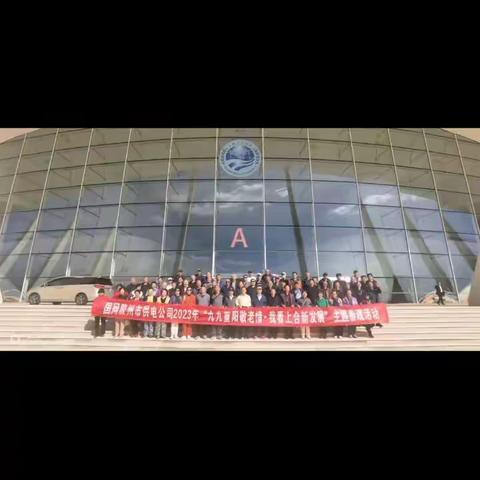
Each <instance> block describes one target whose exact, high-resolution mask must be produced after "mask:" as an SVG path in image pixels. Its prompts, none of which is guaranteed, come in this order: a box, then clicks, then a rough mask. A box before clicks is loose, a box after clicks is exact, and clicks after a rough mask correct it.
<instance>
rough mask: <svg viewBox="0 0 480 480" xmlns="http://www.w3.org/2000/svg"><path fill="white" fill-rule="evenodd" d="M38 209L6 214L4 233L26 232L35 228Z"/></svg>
mask: <svg viewBox="0 0 480 480" xmlns="http://www.w3.org/2000/svg"><path fill="white" fill-rule="evenodd" d="M37 214H38V210H36V211H31V212H13V213H7V214H6V215H5V220H4V224H3V232H2V233H13V232H26V231H28V230H34V229H35V222H36V220H37Z"/></svg>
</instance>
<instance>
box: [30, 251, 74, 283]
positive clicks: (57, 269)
mask: <svg viewBox="0 0 480 480" xmlns="http://www.w3.org/2000/svg"><path fill="white" fill-rule="evenodd" d="M67 260H68V254H66V253H60V254H58V253H56V254H51V253H50V254H44V255H42V254H37V255H32V261H31V267H30V276H29V280H30V282H29V283H33V282H35V280H36V278H38V277H50V278H53V277H58V276H61V275H65V272H66V270H67Z"/></svg>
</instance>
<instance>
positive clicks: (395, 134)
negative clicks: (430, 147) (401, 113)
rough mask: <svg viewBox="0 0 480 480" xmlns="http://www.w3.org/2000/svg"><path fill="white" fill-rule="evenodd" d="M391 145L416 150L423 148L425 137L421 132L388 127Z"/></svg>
mask: <svg viewBox="0 0 480 480" xmlns="http://www.w3.org/2000/svg"><path fill="white" fill-rule="evenodd" d="M390 136H391V138H392V145H393V146H394V147H404V148H411V149H417V150H425V139H424V138H423V134H422V133H416V132H410V131H407V130H397V129H394V128H392V129H390Z"/></svg>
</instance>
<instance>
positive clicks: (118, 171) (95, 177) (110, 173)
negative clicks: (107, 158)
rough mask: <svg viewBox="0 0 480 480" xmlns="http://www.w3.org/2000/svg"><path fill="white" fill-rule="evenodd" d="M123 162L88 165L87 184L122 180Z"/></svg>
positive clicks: (85, 181)
mask: <svg viewBox="0 0 480 480" xmlns="http://www.w3.org/2000/svg"><path fill="white" fill-rule="evenodd" d="M123 168H124V165H123V163H116V164H111V165H108V164H107V165H95V166H92V167H87V169H86V171H85V180H84V184H85V185H98V184H102V183H116V182H121V181H122V177H123Z"/></svg>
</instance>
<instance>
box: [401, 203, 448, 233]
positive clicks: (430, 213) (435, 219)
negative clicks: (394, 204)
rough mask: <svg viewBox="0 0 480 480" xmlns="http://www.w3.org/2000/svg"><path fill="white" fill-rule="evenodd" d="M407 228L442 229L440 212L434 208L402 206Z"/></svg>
mask: <svg viewBox="0 0 480 480" xmlns="http://www.w3.org/2000/svg"><path fill="white" fill-rule="evenodd" d="M403 212H404V214H405V221H406V222H407V228H409V229H412V230H439V231H441V230H443V227H442V219H441V217H440V213H439V212H438V211H436V210H420V209H417V208H415V209H413V208H404V209H403Z"/></svg>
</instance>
